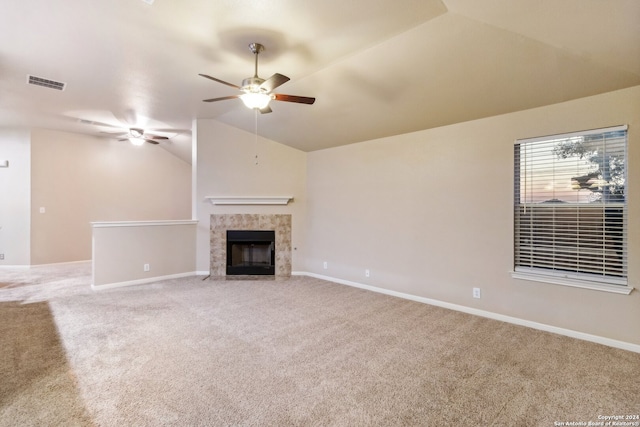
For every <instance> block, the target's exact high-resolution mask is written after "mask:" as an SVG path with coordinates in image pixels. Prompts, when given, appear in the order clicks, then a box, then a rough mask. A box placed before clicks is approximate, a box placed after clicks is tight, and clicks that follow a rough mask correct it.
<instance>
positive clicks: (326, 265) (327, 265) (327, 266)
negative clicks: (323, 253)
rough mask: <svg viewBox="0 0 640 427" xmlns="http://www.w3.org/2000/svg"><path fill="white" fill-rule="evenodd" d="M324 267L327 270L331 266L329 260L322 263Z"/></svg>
mask: <svg viewBox="0 0 640 427" xmlns="http://www.w3.org/2000/svg"><path fill="white" fill-rule="evenodd" d="M322 267H323V268H324V269H325V270H326V269H327V268H329V264H328V263H327V261H325V262H324V263H323V264H322Z"/></svg>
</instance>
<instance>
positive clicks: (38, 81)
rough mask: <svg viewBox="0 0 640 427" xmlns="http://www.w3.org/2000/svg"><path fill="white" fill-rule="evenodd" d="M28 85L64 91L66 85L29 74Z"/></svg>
mask: <svg viewBox="0 0 640 427" xmlns="http://www.w3.org/2000/svg"><path fill="white" fill-rule="evenodd" d="M27 83H28V84H30V85H36V86H43V87H48V88H50V89H57V90H64V88H65V86H66V85H67V84H66V83H62V82H56V81H55V80H49V79H43V78H42V77H36V76H32V75H31V74H27Z"/></svg>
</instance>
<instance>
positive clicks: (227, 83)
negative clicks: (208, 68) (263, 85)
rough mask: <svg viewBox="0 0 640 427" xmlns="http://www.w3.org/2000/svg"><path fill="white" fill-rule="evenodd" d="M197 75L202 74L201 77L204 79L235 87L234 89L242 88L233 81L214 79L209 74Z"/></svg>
mask: <svg viewBox="0 0 640 427" xmlns="http://www.w3.org/2000/svg"><path fill="white" fill-rule="evenodd" d="M198 75H199V76H202V77H204V78H206V79H209V80H213V81H214V82H218V83H222V84H223V85H227V86H231V87H235V88H236V89H242V88H241V87H240V86H238V85H234V84H233V83H229V82H225V81H224V80H220V79H216V78H215V77H211V76H208V75H206V74H198Z"/></svg>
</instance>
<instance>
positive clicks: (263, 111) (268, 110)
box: [260, 105, 273, 114]
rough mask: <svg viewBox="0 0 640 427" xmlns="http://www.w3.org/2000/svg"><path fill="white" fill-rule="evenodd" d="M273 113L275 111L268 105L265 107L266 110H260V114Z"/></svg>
mask: <svg viewBox="0 0 640 427" xmlns="http://www.w3.org/2000/svg"><path fill="white" fill-rule="evenodd" d="M272 111H273V110H272V109H271V107H269V106H268V105H267V106H266V107H264V108H262V109H261V110H260V114H268V113H270V112H272Z"/></svg>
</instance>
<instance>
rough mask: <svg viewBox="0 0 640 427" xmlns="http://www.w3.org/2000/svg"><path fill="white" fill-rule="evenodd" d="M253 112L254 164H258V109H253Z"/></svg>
mask: <svg viewBox="0 0 640 427" xmlns="http://www.w3.org/2000/svg"><path fill="white" fill-rule="evenodd" d="M253 111H254V114H255V116H254V117H255V119H254V120H255V141H254V142H255V152H256V166H257V165H258V110H257V109H254V110H253Z"/></svg>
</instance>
